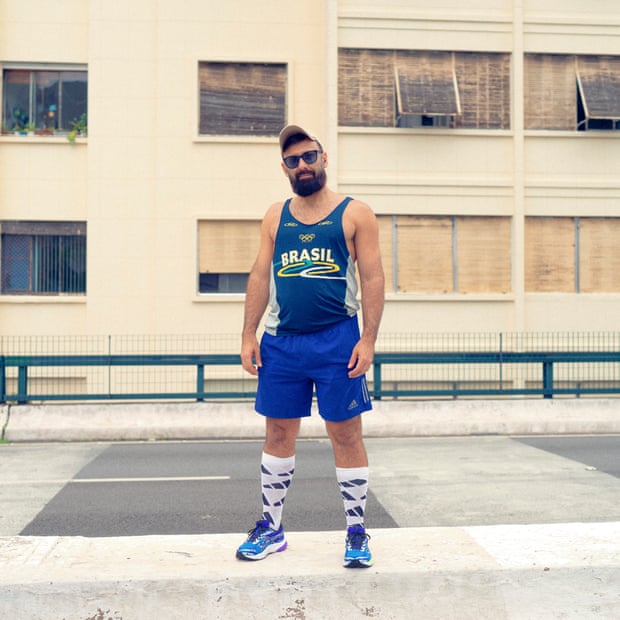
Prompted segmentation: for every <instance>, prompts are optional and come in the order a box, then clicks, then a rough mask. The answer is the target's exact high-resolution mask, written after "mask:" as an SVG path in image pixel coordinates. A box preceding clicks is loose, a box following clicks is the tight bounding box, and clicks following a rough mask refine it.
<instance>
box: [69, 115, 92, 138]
mask: <svg viewBox="0 0 620 620" xmlns="http://www.w3.org/2000/svg"><path fill="white" fill-rule="evenodd" d="M70 124H71V131H70V132H69V133H68V134H67V140H69V142H71V144H75V139H76V138H77V137H78V136H86V134H87V131H88V125H87V124H86V112H84V113H83V114H82V115H81V116H80V118H78V119H77V120H73V121H71V123H70Z"/></svg>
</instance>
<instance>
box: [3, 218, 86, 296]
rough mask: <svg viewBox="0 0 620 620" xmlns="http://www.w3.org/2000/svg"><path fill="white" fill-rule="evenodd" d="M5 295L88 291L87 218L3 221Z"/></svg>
mask: <svg viewBox="0 0 620 620" xmlns="http://www.w3.org/2000/svg"><path fill="white" fill-rule="evenodd" d="M0 244H1V245H2V253H1V256H2V263H1V264H2V278H1V289H2V294H3V295H60V294H84V293H86V223H85V222H34V221H3V222H0Z"/></svg>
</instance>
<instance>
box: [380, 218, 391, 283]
mask: <svg viewBox="0 0 620 620" xmlns="http://www.w3.org/2000/svg"><path fill="white" fill-rule="evenodd" d="M393 217H394V216H392V215H378V216H377V223H378V224H379V247H380V248H381V262H382V263H383V271H384V273H385V290H386V291H389V292H393V288H394V287H393V285H392V282H393V278H394V271H393V269H394V260H393V256H394V242H393V230H394V226H393Z"/></svg>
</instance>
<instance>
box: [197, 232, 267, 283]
mask: <svg viewBox="0 0 620 620" xmlns="http://www.w3.org/2000/svg"><path fill="white" fill-rule="evenodd" d="M259 244H260V222H258V221H249V222H248V221H234V220H203V221H200V222H198V269H199V272H200V273H249V272H250V270H251V269H252V265H253V264H254V261H255V260H256V255H257V254H258V247H259Z"/></svg>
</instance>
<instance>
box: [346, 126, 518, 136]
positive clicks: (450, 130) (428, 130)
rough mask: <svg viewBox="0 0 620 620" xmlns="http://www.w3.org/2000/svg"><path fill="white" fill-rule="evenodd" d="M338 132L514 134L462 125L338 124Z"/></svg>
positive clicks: (444, 134) (451, 134)
mask: <svg viewBox="0 0 620 620" xmlns="http://www.w3.org/2000/svg"><path fill="white" fill-rule="evenodd" d="M338 133H339V134H360V135H362V134H375V135H382V134H385V135H391V136H394V135H396V136H407V135H425V136H427V135H430V134H433V135H439V136H484V137H485V138H488V137H490V136H498V137H500V138H506V137H510V136H512V135H514V131H513V130H512V129H466V128H463V127H458V128H454V127H351V126H346V125H339V126H338Z"/></svg>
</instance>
